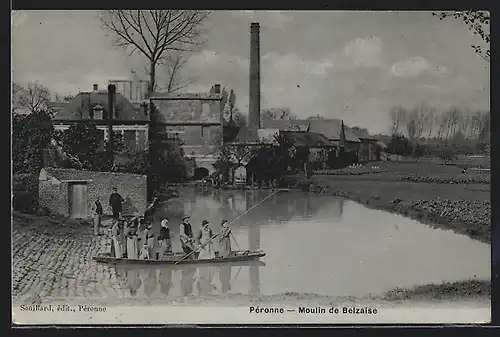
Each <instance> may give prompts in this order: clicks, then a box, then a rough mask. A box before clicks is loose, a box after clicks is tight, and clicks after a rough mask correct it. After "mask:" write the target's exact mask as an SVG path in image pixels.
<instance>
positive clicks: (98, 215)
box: [92, 197, 103, 235]
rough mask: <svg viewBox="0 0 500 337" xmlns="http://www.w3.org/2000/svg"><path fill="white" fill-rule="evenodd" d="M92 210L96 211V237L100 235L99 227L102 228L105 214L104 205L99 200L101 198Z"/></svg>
mask: <svg viewBox="0 0 500 337" xmlns="http://www.w3.org/2000/svg"><path fill="white" fill-rule="evenodd" d="M92 210H93V211H94V235H99V227H101V221H102V213H103V209H102V204H101V201H100V200H99V197H97V199H96V201H95V202H94V205H93V207H92Z"/></svg>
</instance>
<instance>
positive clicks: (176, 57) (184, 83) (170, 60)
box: [146, 52, 198, 92]
mask: <svg viewBox="0 0 500 337" xmlns="http://www.w3.org/2000/svg"><path fill="white" fill-rule="evenodd" d="M187 62H188V59H187V58H186V56H185V54H184V53H181V52H173V53H170V54H169V55H168V56H166V60H165V64H164V65H163V69H164V70H165V73H164V74H165V78H166V85H165V87H164V88H160V90H162V91H166V92H176V91H179V90H181V89H184V88H186V87H188V86H190V85H191V84H193V83H194V82H196V81H197V80H198V78H197V77H196V78H194V77H190V78H183V77H182V76H181V70H182V68H184V66H185V65H186V64H187ZM149 72H150V70H149V69H146V74H149ZM159 77H160V78H161V77H162V75H160V76H159ZM153 89H154V91H157V90H158V83H157V82H156V83H155V88H153Z"/></svg>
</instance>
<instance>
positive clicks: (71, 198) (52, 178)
mask: <svg viewBox="0 0 500 337" xmlns="http://www.w3.org/2000/svg"><path fill="white" fill-rule="evenodd" d="M114 187H116V188H117V190H118V193H119V194H120V195H121V196H122V197H123V199H124V200H125V201H124V203H123V214H127V215H141V213H142V212H144V210H145V208H146V206H147V205H146V204H147V178H146V176H145V175H138V174H128V173H114V172H95V171H83V170H75V169H61V168H51V167H47V168H43V169H42V170H41V171H40V175H39V191H38V198H39V204H40V205H41V206H44V207H46V208H48V209H49V210H50V212H52V213H55V214H61V215H65V216H68V217H70V218H81V219H84V218H89V217H92V215H93V214H92V206H93V203H94V202H95V200H97V198H99V199H100V201H101V204H102V206H103V209H104V213H105V214H107V213H111V210H110V209H109V206H108V200H109V196H110V194H111V193H112V189H113V188H114Z"/></svg>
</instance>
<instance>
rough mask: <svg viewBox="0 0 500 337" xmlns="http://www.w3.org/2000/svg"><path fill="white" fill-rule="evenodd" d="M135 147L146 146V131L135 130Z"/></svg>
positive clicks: (140, 148)
mask: <svg viewBox="0 0 500 337" xmlns="http://www.w3.org/2000/svg"><path fill="white" fill-rule="evenodd" d="M137 134H138V135H137V138H138V142H137V147H138V149H139V150H144V149H145V148H146V132H144V131H137Z"/></svg>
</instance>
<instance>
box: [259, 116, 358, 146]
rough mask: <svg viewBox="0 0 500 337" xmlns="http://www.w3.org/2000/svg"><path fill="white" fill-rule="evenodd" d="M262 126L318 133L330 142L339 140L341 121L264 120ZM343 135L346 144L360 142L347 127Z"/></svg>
mask: <svg viewBox="0 0 500 337" xmlns="http://www.w3.org/2000/svg"><path fill="white" fill-rule="evenodd" d="M262 124H263V127H265V128H276V129H279V130H282V131H308V132H312V133H319V134H322V135H324V136H325V137H326V138H328V139H330V140H340V138H341V129H342V120H341V119H295V120H288V119H287V120H285V119H277V120H264V121H263V122H262ZM344 134H345V140H346V141H347V142H353V143H359V142H360V140H359V139H358V137H356V135H354V133H353V132H352V130H350V129H348V128H347V127H344Z"/></svg>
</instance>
